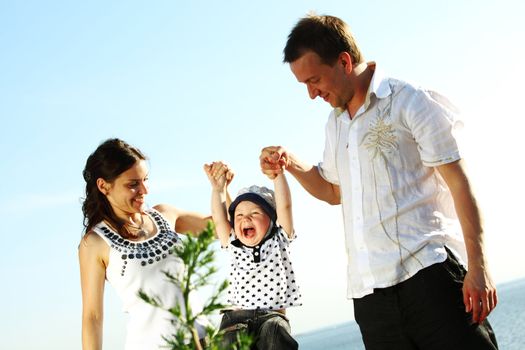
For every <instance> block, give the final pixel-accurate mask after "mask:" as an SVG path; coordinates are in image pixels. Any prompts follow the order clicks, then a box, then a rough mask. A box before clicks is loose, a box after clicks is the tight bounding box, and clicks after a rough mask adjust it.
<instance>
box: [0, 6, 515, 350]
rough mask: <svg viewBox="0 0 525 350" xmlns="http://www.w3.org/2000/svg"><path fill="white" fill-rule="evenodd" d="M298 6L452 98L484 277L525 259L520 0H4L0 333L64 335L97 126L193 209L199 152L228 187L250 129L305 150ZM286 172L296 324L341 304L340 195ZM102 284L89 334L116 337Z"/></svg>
mask: <svg viewBox="0 0 525 350" xmlns="http://www.w3.org/2000/svg"><path fill="white" fill-rule="evenodd" d="M310 10H316V11H317V12H318V13H322V14H332V15H336V16H339V17H341V18H343V19H344V20H345V21H347V22H348V23H349V24H350V26H351V27H352V29H353V31H354V33H355V35H356V37H357V40H358V42H359V44H360V46H361V48H362V51H363V52H364V55H365V57H366V58H367V59H368V60H374V61H376V62H377V63H378V67H380V68H381V69H382V70H384V71H385V72H387V73H388V74H390V75H392V76H394V77H398V78H401V79H405V80H409V81H413V82H416V83H419V84H421V85H423V86H426V87H429V88H433V89H437V90H438V91H440V92H441V93H443V94H445V95H447V96H448V97H450V98H451V99H452V100H453V101H454V102H455V103H456V104H457V105H458V106H459V107H460V109H461V110H462V111H463V121H464V128H463V129H462V130H461V131H460V134H461V135H460V142H461V144H462V146H463V154H464V157H465V159H466V161H467V165H468V167H469V170H470V174H471V178H472V182H473V184H474V187H475V190H476V193H477V196H478V200H479V203H480V206H481V208H482V210H483V212H484V216H485V228H486V244H487V255H488V258H489V263H490V267H491V270H492V274H493V277H494V279H495V280H496V282H497V283H502V282H505V281H508V280H512V279H516V278H521V277H525V268H524V267H523V266H524V264H523V246H524V245H525V239H524V237H525V235H524V234H525V232H524V229H523V225H522V223H521V220H520V216H522V215H523V214H522V211H523V209H522V208H523V204H522V200H523V198H524V197H525V191H524V189H523V180H522V175H521V169H522V167H521V163H522V158H523V151H524V147H523V146H522V145H521V143H520V140H521V139H523V130H524V126H525V122H524V120H523V118H524V113H523V108H522V106H521V101H522V98H521V95H522V93H521V90H520V88H521V84H522V82H523V81H524V78H525V73H524V72H525V69H524V68H523V62H525V54H524V50H523V48H524V47H523V46H524V45H523V38H524V37H525V27H524V25H523V24H522V18H521V16H522V14H523V13H524V12H525V11H524V10H525V5H523V3H522V2H521V1H518V0H516V1H511V0H503V1H498V2H493V1H440V2H439V3H438V2H435V1H408V0H403V1H397V2H390V1H379V0H377V1H366V2H365V1H362V2H357V1H331V0H323V1H275V0H268V1H252V2H248V1H222V2H219V1H193V2H189V1H187V2H183V1H150V2H142V1H113V2H110V1H91V2H74V1H45V2H42V1H6V0H3V1H1V2H0V52H1V54H0V118H1V120H2V131H3V132H2V137H1V138H0V145H1V149H2V150H3V154H4V155H5V156H4V157H3V159H2V162H1V163H0V170H1V171H0V177H1V184H2V185H1V190H0V223H1V227H2V229H1V230H0V232H1V237H2V241H3V243H4V244H3V249H2V253H1V254H0V268H1V278H2V281H3V284H2V285H3V287H2V288H1V289H0V310H2V311H3V313H4V317H2V320H0V329H2V344H3V345H2V346H3V347H5V348H8V349H34V348H44V349H76V348H80V321H81V320H80V315H81V298H80V282H79V274H78V261H77V245H78V242H79V239H80V237H81V232H82V215H81V211H80V203H81V200H80V198H81V197H82V191H83V180H82V176H81V171H82V169H83V166H84V162H85V159H86V158H87V156H88V155H89V153H90V152H91V151H93V150H94V149H95V148H96V146H97V145H98V144H99V143H100V142H101V141H103V140H105V139H106V138H108V137H119V138H122V139H124V140H126V141H128V142H130V143H131V144H134V145H136V146H138V147H139V148H141V149H142V150H143V151H144V152H145V153H146V154H147V155H148V156H149V158H150V167H151V176H150V179H151V192H150V196H149V203H150V204H151V205H154V204H157V203H161V202H163V203H171V204H174V205H176V206H179V207H181V208H184V209H189V210H196V211H201V212H209V185H208V182H207V179H206V176H205V175H204V173H203V171H202V164H203V163H205V162H209V161H213V160H219V159H220V160H224V161H226V162H228V163H229V164H231V166H232V167H233V168H234V169H235V171H236V174H237V175H236V179H235V180H234V183H233V184H232V192H233V193H235V192H236V191H237V190H238V189H239V188H241V187H244V186H246V185H250V184H254V183H257V184H260V185H267V186H270V185H271V183H270V182H269V181H268V180H267V179H265V178H264V176H263V175H262V174H261V173H260V171H259V168H258V155H259V151H260V149H261V148H262V147H264V146H266V145H272V144H281V145H285V146H287V147H288V148H289V149H290V150H292V151H294V152H295V153H296V154H298V155H299V156H300V157H301V158H303V159H304V160H306V161H309V162H312V163H316V162H317V161H318V160H319V159H320V157H321V155H322V149H323V144H324V142H323V141H324V129H323V128H324V123H325V121H326V118H327V116H328V113H329V112H330V107H329V106H328V105H326V104H325V103H324V102H323V101H311V100H310V99H309V98H308V96H307V93H306V89H305V87H304V86H302V85H301V84H298V83H297V82H296V81H295V78H294V77H293V75H292V74H291V72H290V70H289V68H288V66H287V65H285V64H283V63H282V62H281V61H282V49H283V47H284V44H285V41H286V36H287V34H288V32H289V30H290V29H291V28H292V26H293V25H294V24H295V23H296V21H297V20H298V19H299V18H300V17H301V16H303V15H304V14H305V13H307V12H308V11H310ZM290 183H291V186H292V191H293V198H294V215H295V221H296V229H297V233H298V236H299V237H298V239H297V241H296V242H295V247H294V252H295V256H294V257H295V261H296V262H295V265H296V266H297V269H298V272H297V273H298V275H299V277H302V280H301V281H300V282H301V285H302V291H303V295H304V306H303V307H301V308H296V309H293V310H290V311H289V315H290V319H291V324H292V329H293V331H294V333H302V332H305V331H308V330H312V329H317V328H320V327H326V326H329V325H333V324H336V323H340V322H344V321H348V320H351V319H352V318H353V312H352V308H351V302H350V301H347V300H346V299H345V278H346V277H345V256H344V249H343V234H342V223H341V218H340V208H339V207H330V206H328V205H326V204H324V203H321V202H318V201H315V200H313V199H312V198H310V197H308V196H307V195H306V194H305V193H304V192H303V191H302V190H301V189H300V187H299V186H298V185H297V184H296V183H295V182H294V180H293V179H290ZM29 225H30V226H29ZM224 267H225V268H226V266H224ZM106 291H107V298H106V315H105V344H106V348H108V349H112V348H115V349H118V348H121V347H122V344H123V337H124V324H125V317H124V316H123V315H122V313H121V311H120V304H119V301H118V300H117V299H116V297H115V295H114V294H113V291H112V290H111V286H109V285H108V286H107V288H106Z"/></svg>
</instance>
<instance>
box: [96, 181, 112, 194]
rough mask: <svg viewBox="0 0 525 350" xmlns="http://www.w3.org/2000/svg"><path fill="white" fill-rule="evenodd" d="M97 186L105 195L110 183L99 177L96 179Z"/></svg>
mask: <svg viewBox="0 0 525 350" xmlns="http://www.w3.org/2000/svg"><path fill="white" fill-rule="evenodd" d="M97 188H98V190H99V191H100V192H102V194H103V195H105V196H107V195H108V193H109V189H110V188H111V186H110V184H109V183H107V182H106V180H104V179H103V178H101V177H99V178H98V179H97Z"/></svg>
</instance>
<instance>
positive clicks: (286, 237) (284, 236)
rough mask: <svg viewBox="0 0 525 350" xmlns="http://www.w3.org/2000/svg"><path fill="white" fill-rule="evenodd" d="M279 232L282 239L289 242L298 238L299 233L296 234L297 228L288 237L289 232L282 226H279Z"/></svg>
mask: <svg viewBox="0 0 525 350" xmlns="http://www.w3.org/2000/svg"><path fill="white" fill-rule="evenodd" d="M278 234H279V235H280V236H281V239H282V240H283V241H285V242H288V243H290V242H293V240H294V239H296V238H297V235H296V234H295V230H294V232H293V233H292V235H291V236H290V237H288V233H287V232H286V231H285V230H284V229H283V228H282V227H279V231H278Z"/></svg>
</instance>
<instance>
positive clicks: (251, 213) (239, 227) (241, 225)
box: [234, 201, 270, 247]
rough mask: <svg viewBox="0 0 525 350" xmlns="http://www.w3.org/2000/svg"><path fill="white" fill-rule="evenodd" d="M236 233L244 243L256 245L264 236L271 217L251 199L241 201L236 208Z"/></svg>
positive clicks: (250, 245)
mask: <svg viewBox="0 0 525 350" xmlns="http://www.w3.org/2000/svg"><path fill="white" fill-rule="evenodd" d="M234 215H235V218H234V224H235V235H236V236H237V238H238V239H239V240H240V241H241V243H242V244H244V245H246V246H249V247H254V246H256V245H257V244H259V243H260V242H261V241H262V239H263V238H264V236H265V234H266V231H268V227H270V217H269V216H268V215H267V214H266V212H265V211H264V210H263V209H262V208H261V207H260V206H259V205H257V204H255V203H253V202H250V201H243V202H240V203H239V204H238V205H237V207H236V208H235V214H234Z"/></svg>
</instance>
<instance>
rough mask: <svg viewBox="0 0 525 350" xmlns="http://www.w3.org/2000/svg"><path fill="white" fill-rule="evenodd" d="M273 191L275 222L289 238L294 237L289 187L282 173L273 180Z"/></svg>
mask: <svg viewBox="0 0 525 350" xmlns="http://www.w3.org/2000/svg"><path fill="white" fill-rule="evenodd" d="M273 186H274V191H275V206H276V211H277V220H278V221H279V224H280V225H281V226H282V228H283V229H284V231H285V232H286V234H287V235H288V237H289V238H292V237H293V236H294V228H293V215H292V195H291V194H290V187H289V186H288V181H287V180H286V176H285V175H284V173H281V174H277V176H276V177H275V178H274V179H273Z"/></svg>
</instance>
